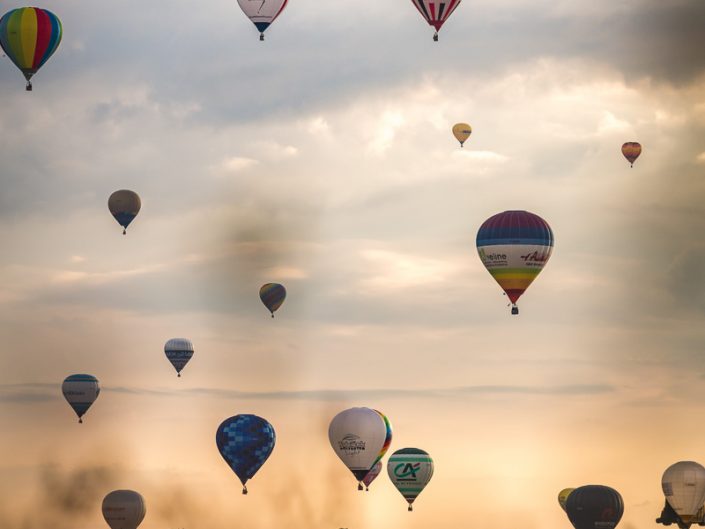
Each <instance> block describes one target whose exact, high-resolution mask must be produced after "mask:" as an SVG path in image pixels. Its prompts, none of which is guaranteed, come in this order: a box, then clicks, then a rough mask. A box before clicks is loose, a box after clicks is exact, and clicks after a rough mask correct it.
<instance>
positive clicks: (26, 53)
mask: <svg viewBox="0 0 705 529" xmlns="http://www.w3.org/2000/svg"><path fill="white" fill-rule="evenodd" d="M61 35H62V28H61V21H60V20H59V18H58V17H57V16H56V15H55V14H54V13H52V12H51V11H47V10H46V9H40V8H38V7H20V8H17V9H13V10H11V11H8V12H7V13H5V14H4V15H3V17H2V18H0V46H2V49H3V51H4V52H5V54H6V55H7V56H8V57H9V58H10V60H11V61H12V62H13V63H15V66H17V67H18V68H19V69H20V71H21V72H22V73H23V74H24V76H25V79H27V90H31V89H32V84H31V83H30V82H29V80H30V79H31V78H32V76H33V75H34V74H35V73H37V70H39V68H41V67H42V65H43V64H44V63H45V62H46V61H47V60H48V59H49V57H51V56H52V54H53V53H54V52H55V51H56V48H58V47H59V43H60V42H61Z"/></svg>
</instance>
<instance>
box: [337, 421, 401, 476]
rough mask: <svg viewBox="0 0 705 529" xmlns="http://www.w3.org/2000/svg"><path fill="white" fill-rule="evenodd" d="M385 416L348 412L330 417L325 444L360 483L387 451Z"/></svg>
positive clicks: (389, 430)
mask: <svg viewBox="0 0 705 529" xmlns="http://www.w3.org/2000/svg"><path fill="white" fill-rule="evenodd" d="M387 423H388V421H385V418H384V416H383V415H382V414H381V413H379V412H377V411H375V410H373V409H371V408H350V409H347V410H344V411H341V412H340V413H339V414H338V415H336V416H335V417H333V420H332V421H331V422H330V426H329V427H328V440H329V441H330V444H331V446H332V447H333V450H334V451H335V453H336V454H337V456H338V457H339V458H340V460H341V461H342V462H343V463H344V464H345V466H346V467H348V469H349V470H350V471H351V472H352V473H353V475H354V476H355V478H357V480H358V481H362V480H363V479H364V477H365V476H366V475H367V473H368V472H369V471H370V470H371V469H372V467H373V466H374V465H375V463H377V461H379V460H380V459H381V458H382V456H384V454H385V453H386V451H387V448H388V446H389V442H391V439H390V440H389V442H387V436H388V435H391V425H390V426H389V428H387Z"/></svg>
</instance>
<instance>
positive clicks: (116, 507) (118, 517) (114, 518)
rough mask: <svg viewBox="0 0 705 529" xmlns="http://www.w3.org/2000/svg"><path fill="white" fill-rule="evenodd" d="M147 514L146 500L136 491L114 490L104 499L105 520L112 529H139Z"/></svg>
mask: <svg viewBox="0 0 705 529" xmlns="http://www.w3.org/2000/svg"><path fill="white" fill-rule="evenodd" d="M145 514H147V508H146V506H145V504H144V498H143V497H142V495H141V494H140V493H139V492H135V491H134V490H114V491H112V492H111V493H109V494H108V495H107V496H106V497H105V498H104V499H103V518H105V521H106V522H108V525H109V526H110V528H111V529H137V527H138V526H139V524H141V523H142V520H144V516H145Z"/></svg>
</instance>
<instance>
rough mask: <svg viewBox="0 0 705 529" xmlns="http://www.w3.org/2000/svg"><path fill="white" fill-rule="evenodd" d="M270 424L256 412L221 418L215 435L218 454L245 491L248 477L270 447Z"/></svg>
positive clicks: (260, 463) (254, 472)
mask: <svg viewBox="0 0 705 529" xmlns="http://www.w3.org/2000/svg"><path fill="white" fill-rule="evenodd" d="M275 442H276V434H275V433H274V427H273V426H272V425H271V424H269V422H267V421H266V420H265V419H263V418H262V417H258V416H257V415H235V416H234V417H230V418H229V419H225V420H224V421H223V422H222V423H221V425H220V426H219V427H218V431H217V432H216V434H215V443H216V445H217V446H218V450H219V451H220V455H221V456H223V459H225V462H226V463H227V464H228V465H229V466H230V468H231V469H232V470H233V472H235V474H236V475H237V477H238V478H240V482H241V483H242V493H243V494H247V486H246V485H245V484H246V483H247V480H249V479H252V476H254V475H255V474H256V473H257V471H258V470H259V469H260V467H261V466H262V465H264V462H265V461H267V458H269V456H270V455H271V453H272V450H274V443H275Z"/></svg>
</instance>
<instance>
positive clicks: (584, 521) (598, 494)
mask: <svg viewBox="0 0 705 529" xmlns="http://www.w3.org/2000/svg"><path fill="white" fill-rule="evenodd" d="M565 510H566V512H567V513H568V519H569V520H570V523H572V524H573V527H575V529H614V527H615V526H616V525H617V524H618V523H619V520H621V519H622V514H624V502H623V501H622V496H620V494H619V492H617V491H616V490H614V489H613V488H610V487H605V486H604V485H585V486H583V487H578V488H577V489H575V490H574V491H573V492H571V493H570V495H569V496H568V500H567V501H566V504H565Z"/></svg>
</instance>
